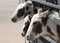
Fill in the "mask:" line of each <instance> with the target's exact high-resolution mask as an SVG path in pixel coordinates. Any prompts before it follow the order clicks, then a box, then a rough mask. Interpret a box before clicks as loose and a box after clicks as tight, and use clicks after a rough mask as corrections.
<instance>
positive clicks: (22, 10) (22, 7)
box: [11, 1, 33, 22]
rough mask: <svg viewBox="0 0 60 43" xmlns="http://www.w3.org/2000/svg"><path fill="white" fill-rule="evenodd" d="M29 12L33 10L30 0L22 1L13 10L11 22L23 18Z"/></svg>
mask: <svg viewBox="0 0 60 43" xmlns="http://www.w3.org/2000/svg"><path fill="white" fill-rule="evenodd" d="M31 12H33V3H32V1H26V2H24V3H21V4H19V5H18V7H17V8H16V10H15V12H14V13H13V15H12V17H11V21H12V22H17V21H19V20H21V19H23V18H25V17H26V16H27V15H29V14H30V13H31Z"/></svg>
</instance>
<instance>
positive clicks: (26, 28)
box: [21, 21, 30, 37]
mask: <svg viewBox="0 0 60 43" xmlns="http://www.w3.org/2000/svg"><path fill="white" fill-rule="evenodd" d="M29 24H30V22H28V21H27V22H26V23H25V27H24V28H23V32H22V34H21V35H22V36H23V37H24V36H25V35H26V32H27V30H28V27H29Z"/></svg>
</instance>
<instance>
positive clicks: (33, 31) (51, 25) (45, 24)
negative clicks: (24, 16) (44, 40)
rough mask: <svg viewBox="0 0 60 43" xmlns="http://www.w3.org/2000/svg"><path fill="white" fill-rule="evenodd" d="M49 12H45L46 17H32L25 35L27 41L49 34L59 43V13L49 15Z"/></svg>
mask: <svg viewBox="0 0 60 43" xmlns="http://www.w3.org/2000/svg"><path fill="white" fill-rule="evenodd" d="M49 12H50V11H49V10H47V11H46V13H48V15H47V14H45V15H44V13H38V14H36V15H34V16H33V18H32V19H31V23H30V26H29V28H28V31H27V34H26V38H27V40H29V41H32V40H34V39H36V38H39V37H40V36H43V35H46V34H49V35H51V36H52V37H53V38H54V39H55V40H56V41H57V42H58V43H60V42H59V41H60V24H59V23H60V18H59V16H58V15H59V13H58V12H57V11H52V12H50V14H49ZM56 15H57V17H56ZM56 20H58V21H56Z"/></svg>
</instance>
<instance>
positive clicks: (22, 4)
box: [17, 3, 26, 9]
mask: <svg viewBox="0 0 60 43" xmlns="http://www.w3.org/2000/svg"><path fill="white" fill-rule="evenodd" d="M24 7H26V3H21V4H19V5H18V7H17V9H22V8H24Z"/></svg>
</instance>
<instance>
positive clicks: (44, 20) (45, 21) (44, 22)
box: [41, 16, 48, 26]
mask: <svg viewBox="0 0 60 43" xmlns="http://www.w3.org/2000/svg"><path fill="white" fill-rule="evenodd" d="M47 20H48V16H47V17H43V18H42V20H41V21H42V23H43V25H44V26H45V25H46V24H47Z"/></svg>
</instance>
